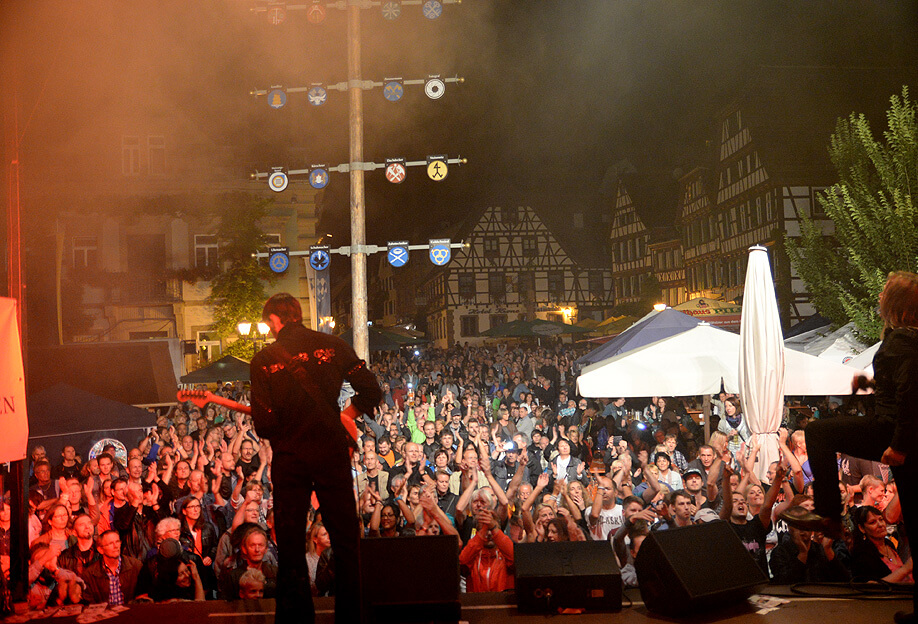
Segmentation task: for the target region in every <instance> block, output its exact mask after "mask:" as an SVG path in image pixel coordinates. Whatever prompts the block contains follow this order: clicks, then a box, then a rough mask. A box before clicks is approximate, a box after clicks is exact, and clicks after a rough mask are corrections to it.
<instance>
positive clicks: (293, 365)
mask: <svg viewBox="0 0 918 624" xmlns="http://www.w3.org/2000/svg"><path fill="white" fill-rule="evenodd" d="M274 349H275V350H276V351H277V356H278V357H279V358H280V359H281V362H282V363H283V364H284V366H285V367H286V368H287V370H288V371H290V374H291V375H293V378H294V379H296V380H297V381H298V382H299V383H300V385H301V386H303V389H304V390H305V391H306V394H308V395H309V398H311V399H312V400H313V402H314V403H315V404H316V405H322V401H321V400H320V399H321V397H322V392H321V391H320V390H319V386H318V385H316V382H315V381H313V380H312V377H310V376H309V373H307V372H306V369H305V368H303V365H302V364H300V362H299V360H296V359H294V357H293V356H292V355H290V354H289V353H288V352H287V350H286V349H285V348H284V347H283V345H281V344H280V343H278V342H275V343H274Z"/></svg>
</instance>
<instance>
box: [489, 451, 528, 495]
mask: <svg viewBox="0 0 918 624" xmlns="http://www.w3.org/2000/svg"><path fill="white" fill-rule="evenodd" d="M520 450H521V449H520V447H519V445H517V443H516V442H514V441H513V440H511V441H510V442H506V443H504V446H503V451H504V457H503V459H502V460H498V461H494V462H491V474H492V475H494V478H495V479H496V480H497V483H498V484H500V487H501V488H503V490H504V491H505V492H506V491H507V488H509V487H510V481H511V480H512V479H513V477H514V476H515V475H516V474H517V472H519V471H522V475H521V477H520V478H521V479H522V480H524V481H529V466H528V465H527V464H521V462H520ZM527 461H528V458H527Z"/></svg>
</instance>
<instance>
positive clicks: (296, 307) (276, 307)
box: [261, 293, 303, 325]
mask: <svg viewBox="0 0 918 624" xmlns="http://www.w3.org/2000/svg"><path fill="white" fill-rule="evenodd" d="M272 314H276V315H277V318H279V319H280V321H281V323H283V324H284V325H286V324H288V323H302V322H303V309H302V308H301V307H300V302H299V301H297V300H296V297H294V296H293V295H291V294H290V293H277V294H276V295H273V296H272V297H271V298H270V299H268V301H267V302H266V303H265V307H264V310H262V312H261V320H263V321H266V320H268V317H269V316H271V315H272Z"/></svg>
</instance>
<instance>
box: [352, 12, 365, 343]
mask: <svg viewBox="0 0 918 624" xmlns="http://www.w3.org/2000/svg"><path fill="white" fill-rule="evenodd" d="M347 78H348V91H349V96H350V102H349V104H350V115H349V135H350V161H351V170H350V177H351V249H352V253H351V297H352V301H351V312H352V314H353V318H354V351H356V352H357V357H359V358H363V359H364V360H369V359H370V332H369V329H368V328H367V320H368V312H367V254H366V252H365V250H364V245H365V244H366V238H367V236H366V234H367V232H366V229H367V227H366V224H367V219H366V202H365V199H366V193H365V188H364V179H363V173H364V172H363V168H362V167H361V165H362V163H363V90H362V89H361V88H360V80H361V71H360V7H359V6H358V5H357V4H356V3H351V4H349V5H348V7H347Z"/></svg>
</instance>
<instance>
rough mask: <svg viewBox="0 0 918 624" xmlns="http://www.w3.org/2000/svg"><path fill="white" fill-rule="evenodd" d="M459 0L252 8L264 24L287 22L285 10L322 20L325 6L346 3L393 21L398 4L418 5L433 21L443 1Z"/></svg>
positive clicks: (317, 0) (351, 0)
mask: <svg viewBox="0 0 918 624" xmlns="http://www.w3.org/2000/svg"><path fill="white" fill-rule="evenodd" d="M461 2H462V0H377V1H374V0H338V1H337V2H323V1H322V0H313V1H312V2H306V3H299V4H292V3H287V2H267V3H265V4H264V5H262V6H257V7H254V8H253V9H252V11H253V12H255V13H264V14H265V17H266V18H267V20H268V23H269V24H271V25H272V26H280V25H281V24H283V23H284V22H285V21H287V11H306V19H307V20H309V21H310V22H312V23H313V24H321V23H322V22H324V21H325V17H326V15H327V14H328V9H340V10H345V9H347V8H348V6H354V5H356V6H358V7H359V8H361V9H372V8H376V7H378V8H379V9H380V11H381V12H382V16H383V17H384V18H385V19H387V20H390V21H391V20H397V19H398V18H399V17H401V15H402V6H420V7H421V14H422V15H423V16H424V17H426V18H427V19H429V20H435V19H437V18H439V17H440V16H441V15H443V5H444V4H459V3H461Z"/></svg>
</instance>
